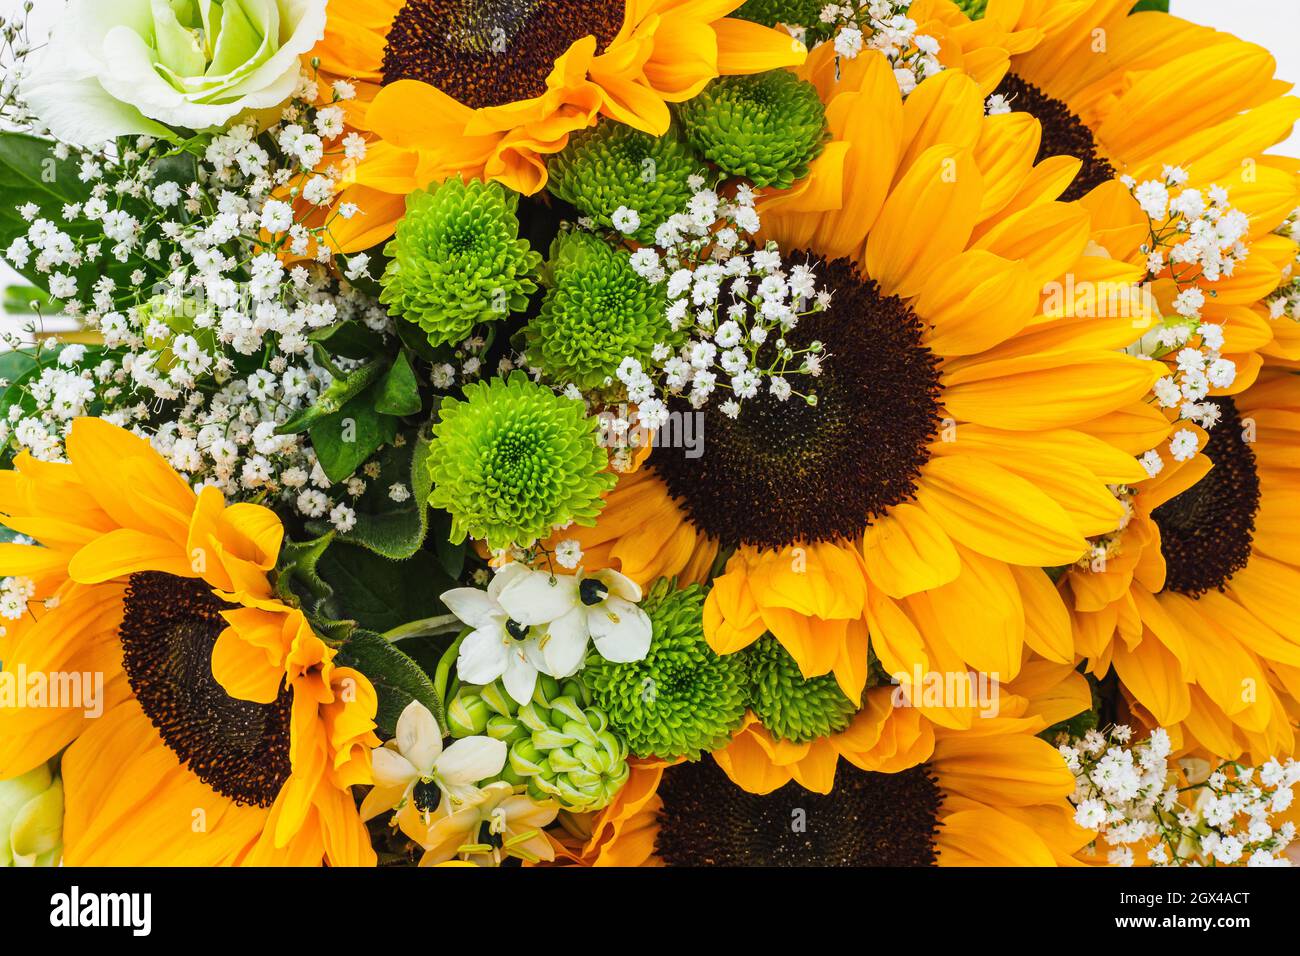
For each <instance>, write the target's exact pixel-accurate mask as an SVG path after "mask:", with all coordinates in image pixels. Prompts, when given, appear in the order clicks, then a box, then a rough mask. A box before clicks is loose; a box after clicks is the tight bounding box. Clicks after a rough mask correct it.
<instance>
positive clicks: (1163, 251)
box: [1120, 166, 1250, 319]
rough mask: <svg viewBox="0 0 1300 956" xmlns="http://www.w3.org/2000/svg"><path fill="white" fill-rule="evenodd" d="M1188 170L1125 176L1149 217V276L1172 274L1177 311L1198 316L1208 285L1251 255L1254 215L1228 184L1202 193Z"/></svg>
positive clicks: (1173, 168)
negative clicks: (1235, 201) (1236, 201)
mask: <svg viewBox="0 0 1300 956" xmlns="http://www.w3.org/2000/svg"><path fill="white" fill-rule="evenodd" d="M1187 175H1188V174H1187V171H1186V170H1184V169H1181V168H1180V167H1177V166H1165V167H1164V169H1163V178H1161V179H1149V180H1146V181H1145V182H1142V183H1138V182H1137V181H1136V180H1134V179H1133V177H1132V176H1121V177H1120V180H1121V182H1123V183H1124V185H1125V186H1127V187H1128V189H1129V191H1130V192H1132V194H1133V198H1134V199H1135V200H1136V201H1137V204H1138V206H1139V207H1140V208H1141V210H1142V212H1143V213H1144V214H1145V215H1146V217H1147V220H1148V228H1149V234H1148V237H1147V241H1146V242H1144V243H1143V244H1142V246H1141V247H1140V249H1141V251H1142V253H1143V254H1144V255H1145V256H1146V257H1147V263H1146V265H1147V274H1148V276H1150V277H1151V278H1156V277H1162V276H1168V277H1169V278H1170V279H1172V280H1173V281H1174V283H1175V285H1177V287H1178V290H1179V291H1178V295H1177V296H1176V297H1175V298H1174V302H1173V306H1174V310H1175V311H1176V312H1177V313H1178V314H1179V315H1181V316H1184V317H1185V318H1188V319H1198V318H1200V315H1201V307H1202V306H1204V305H1205V297H1206V295H1207V290H1206V289H1205V288H1203V286H1204V285H1207V284H1209V285H1212V284H1213V283H1215V282H1218V281H1219V278H1220V277H1221V276H1231V275H1232V274H1233V272H1234V271H1235V269H1236V266H1237V264H1238V263H1240V262H1242V261H1244V260H1245V258H1246V256H1247V254H1248V252H1249V249H1248V247H1247V245H1246V239H1247V236H1248V232H1249V229H1250V218H1249V217H1248V216H1247V215H1246V214H1245V213H1244V212H1242V211H1241V210H1239V209H1234V208H1233V207H1232V206H1231V205H1229V203H1228V190H1227V189H1225V188H1224V187H1222V186H1219V185H1211V186H1210V187H1209V189H1207V190H1205V191H1204V192H1202V191H1201V190H1199V189H1193V188H1190V187H1187V186H1186V185H1185V184H1186V182H1187ZM1208 294H1209V295H1210V296H1213V295H1214V291H1213V290H1212V289H1210V290H1208Z"/></svg>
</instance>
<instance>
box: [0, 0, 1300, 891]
mask: <svg viewBox="0 0 1300 956" xmlns="http://www.w3.org/2000/svg"><path fill="white" fill-rule="evenodd" d="M1161 6H1162V5H1161V4H1153V3H1149V2H1143V3H1139V4H1137V8H1136V9H1135V8H1134V3H1133V0H1066V2H1054V0H988V2H987V3H986V2H984V0H965V2H960V3H954V2H950V0H914V2H911V3H908V2H905V0H870V2H858V0H855V2H848V3H823V2H821V0H748V2H744V3H742V2H741V0H330V2H329V3H328V4H327V3H326V0H152V2H145V0H70V2H69V3H68V5H67V7H66V9H65V10H63V11H62V12H61V14H60V16H59V18H58V21H57V23H55V24H54V26H53V29H52V31H51V33H50V35H49V37H48V39H46V38H44V37H37V36H36V35H35V34H34V32H33V31H32V30H30V29H29V26H28V23H27V19H26V17H25V15H24V14H22V13H19V14H17V15H16V16H10V17H7V18H6V19H5V20H4V22H3V24H2V25H0V31H2V41H3V44H4V51H5V55H6V59H7V63H8V66H7V68H6V73H5V77H4V81H3V86H2V87H0V115H3V118H4V124H3V125H4V129H3V131H2V132H0V187H2V190H0V191H2V194H3V200H2V201H0V253H2V254H3V257H4V260H5V261H6V262H7V263H8V264H9V265H10V266H11V267H12V269H14V270H16V271H17V272H18V273H20V274H21V275H22V276H23V277H25V279H26V280H27V283H28V284H27V285H26V286H25V287H22V288H17V287H16V288H14V289H12V290H10V292H9V293H8V294H7V301H8V303H9V304H10V306H11V308H15V309H20V310H21V311H22V313H23V314H24V315H25V316H26V317H25V318H24V319H22V320H21V322H20V323H19V324H21V326H22V327H21V328H18V324H15V323H14V322H10V324H9V325H7V326H6V327H5V329H6V331H5V338H6V344H7V350H5V351H3V352H2V353H0V469H2V470H0V525H2V526H3V528H2V529H0V533H2V536H3V541H2V542H0V577H2V579H3V580H2V582H0V615H3V620H2V621H0V623H3V629H2V630H0V662H2V663H0V864H10V863H12V864H17V865H34V864H36V865H51V864H58V863H63V864H66V865H69V866H86V865H196V866H212V865H305V866H317V865H321V864H328V865H331V866H375V865H380V866H401V865H405V866H414V865H420V866H437V865H466V864H472V865H478V866H507V865H508V866H518V865H525V866H609V865H616V866H642V865H657V864H666V865H671V866H697V865H728V866H740V865H766V866H773V865H776V866H804V865H855V866H874V865H880V866H933V865H939V866H972V865H974V866H1054V865H1066V864H1078V863H1086V864H1091V865H1107V864H1110V865H1133V864H1137V865H1147V864H1152V865H1240V864H1250V865H1274V864H1286V863H1287V858H1286V856H1285V851H1286V849H1287V847H1288V845H1289V844H1290V843H1291V841H1292V839H1293V837H1294V835H1295V825H1294V823H1293V822H1291V820H1290V819H1289V817H1290V815H1291V813H1292V808H1291V805H1290V802H1291V794H1292V788H1293V786H1294V785H1296V784H1297V783H1300V764H1297V763H1296V762H1295V760H1293V759H1292V754H1293V753H1294V752H1295V750H1296V746H1297V740H1296V730H1297V721H1300V614H1297V613H1296V610H1295V604H1294V601H1295V595H1296V594H1300V538H1297V535H1296V531H1295V529H1296V527H1297V522H1300V484H1297V482H1298V481H1300V379H1298V378H1297V376H1296V370H1297V369H1300V324H1297V320H1298V319H1300V285H1297V280H1296V277H1295V272H1294V271H1293V270H1294V266H1295V264H1296V256H1297V238H1300V230H1298V229H1297V207H1298V206H1300V176H1298V173H1300V163H1298V162H1297V161H1296V160H1293V159H1289V158H1285V157H1282V156H1277V155H1273V154H1270V153H1268V152H1266V151H1267V150H1268V149H1269V147H1270V146H1272V145H1273V144H1275V143H1277V142H1279V141H1281V140H1282V139H1285V137H1286V136H1287V135H1288V132H1289V130H1290V128H1291V126H1292V124H1293V122H1294V121H1295V120H1296V118H1297V117H1300V99H1297V98H1295V97H1292V96H1289V95H1287V89H1288V86H1287V84H1284V83H1281V82H1279V81H1278V80H1276V79H1274V78H1273V73H1274V62H1273V59H1272V57H1271V56H1270V55H1269V54H1268V53H1267V52H1266V51H1264V50H1263V49H1261V48H1260V47H1258V46H1255V45H1252V44H1250V43H1247V42H1244V41H1242V40H1238V39H1236V38H1234V37H1232V36H1230V35H1226V34H1223V33H1218V32H1215V31H1213V30H1211V29H1209V28H1206V27H1202V26H1198V25H1196V24H1194V23H1190V22H1187V21H1185V20H1181V19H1178V18H1177V17H1176V16H1171V15H1170V14H1169V13H1168V12H1165V11H1164V10H1161V9H1153V8H1158V7H1161ZM1163 6H1165V7H1167V4H1165V5H1163ZM25 10H26V12H27V13H30V12H31V11H32V10H33V4H32V3H30V2H29V3H27V4H26V5H25Z"/></svg>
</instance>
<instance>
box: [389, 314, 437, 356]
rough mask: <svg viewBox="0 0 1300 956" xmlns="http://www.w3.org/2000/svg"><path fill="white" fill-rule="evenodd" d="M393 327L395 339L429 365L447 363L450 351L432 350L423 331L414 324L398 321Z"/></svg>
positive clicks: (402, 320) (432, 347)
mask: <svg viewBox="0 0 1300 956" xmlns="http://www.w3.org/2000/svg"><path fill="white" fill-rule="evenodd" d="M394 325H395V326H396V328H397V337H398V338H399V339H401V340H402V344H403V345H405V346H406V347H407V348H408V349H410V350H411V351H412V352H414V353H415V354H416V355H418V356H419V357H420V358H422V359H424V360H425V361H426V362H428V363H429V364H431V365H438V364H440V363H442V362H445V361H447V360H448V358H449V357H450V355H451V350H450V349H447V348H445V347H443V348H434V346H433V345H432V344H431V343H430V342H429V336H428V335H426V334H425V332H424V329H422V328H420V327H419V326H418V325H416V324H415V323H414V322H407V321H406V320H405V319H398V320H397V322H396V323H394Z"/></svg>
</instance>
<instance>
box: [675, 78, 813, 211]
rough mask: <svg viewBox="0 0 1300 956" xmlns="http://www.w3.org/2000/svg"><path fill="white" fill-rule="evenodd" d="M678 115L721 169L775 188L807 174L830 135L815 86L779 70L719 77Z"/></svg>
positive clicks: (693, 141) (693, 142)
mask: <svg viewBox="0 0 1300 956" xmlns="http://www.w3.org/2000/svg"><path fill="white" fill-rule="evenodd" d="M678 116H679V117H680V118H681V121H682V127H683V129H684V130H685V132H686V138H687V140H688V141H689V142H690V143H691V145H693V146H694V147H695V148H696V149H698V150H699V151H700V152H701V153H703V154H704V156H705V157H707V158H708V159H709V160H710V161H712V162H713V163H715V164H717V165H718V166H719V167H720V168H721V169H722V170H723V171H724V172H726V173H728V174H730V175H733V176H743V177H744V178H745V179H748V180H749V181H750V182H752V183H753V184H754V185H755V186H774V187H776V188H778V189H785V188H788V187H789V186H790V185H791V184H793V183H794V181H795V180H797V179H802V178H803V177H804V176H806V175H808V164H809V163H811V162H812V161H813V160H814V159H816V158H817V157H818V156H819V155H820V154H821V151H822V148H823V147H824V146H825V145H826V140H827V138H828V137H829V135H830V134H829V129H828V127H827V125H826V112H825V109H824V108H823V107H822V102H821V99H820V98H819V97H818V95H817V89H816V87H814V86H813V85H812V84H811V83H808V82H806V81H804V80H801V79H799V78H798V77H797V76H795V75H794V74H793V73H787V72H785V71H783V70H773V71H770V72H767V73H759V74H756V75H754V76H724V77H720V78H719V79H716V80H714V81H713V82H712V83H710V84H709V85H708V86H707V87H705V88H704V91H703V92H702V93H700V95H699V96H697V97H695V99H693V100H688V101H687V102H685V103H683V104H682V105H681V106H680V107H679V108H678Z"/></svg>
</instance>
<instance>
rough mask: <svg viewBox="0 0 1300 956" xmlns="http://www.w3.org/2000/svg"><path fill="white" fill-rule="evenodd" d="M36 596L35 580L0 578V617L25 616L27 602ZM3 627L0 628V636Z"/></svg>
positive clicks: (10, 618) (12, 619)
mask: <svg viewBox="0 0 1300 956" xmlns="http://www.w3.org/2000/svg"><path fill="white" fill-rule="evenodd" d="M35 596H36V582H34V581H33V580H32V579H31V578H25V577H8V578H4V579H3V580H0V618H4V619H5V620H6V621H17V620H19V619H21V618H23V617H26V616H27V605H28V602H30V601H31V600H32V598H34V597H35ZM3 636H4V629H3V628H0V637H3Z"/></svg>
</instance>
